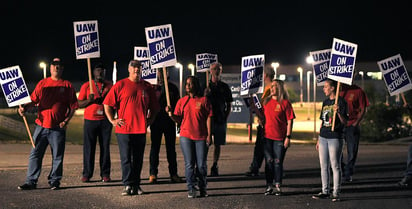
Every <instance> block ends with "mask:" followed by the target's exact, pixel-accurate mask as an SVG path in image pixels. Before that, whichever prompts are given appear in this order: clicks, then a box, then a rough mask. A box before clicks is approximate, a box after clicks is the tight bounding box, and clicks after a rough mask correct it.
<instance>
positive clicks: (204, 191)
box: [199, 189, 209, 197]
mask: <svg viewBox="0 0 412 209" xmlns="http://www.w3.org/2000/svg"><path fill="white" fill-rule="evenodd" d="M207 196H209V195H208V194H207V191H206V190H203V189H202V190H200V195H199V197H207Z"/></svg>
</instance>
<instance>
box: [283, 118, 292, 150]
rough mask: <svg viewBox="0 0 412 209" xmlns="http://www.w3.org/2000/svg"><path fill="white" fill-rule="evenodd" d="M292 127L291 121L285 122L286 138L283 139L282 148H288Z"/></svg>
mask: <svg viewBox="0 0 412 209" xmlns="http://www.w3.org/2000/svg"><path fill="white" fill-rule="evenodd" d="M292 127H293V119H291V120H288V121H287V126H286V137H285V141H284V143H283V146H284V147H285V148H286V149H287V148H289V147H290V138H291V134H292Z"/></svg>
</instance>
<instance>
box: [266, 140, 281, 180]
mask: <svg viewBox="0 0 412 209" xmlns="http://www.w3.org/2000/svg"><path fill="white" fill-rule="evenodd" d="M264 140H265V144H264V146H265V163H266V165H265V176H266V185H268V186H269V185H272V184H273V179H274V180H275V184H282V176H283V159H284V157H285V151H286V149H285V146H284V143H283V141H275V140H271V139H267V138H265V139H264Z"/></svg>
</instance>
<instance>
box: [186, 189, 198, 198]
mask: <svg viewBox="0 0 412 209" xmlns="http://www.w3.org/2000/svg"><path fill="white" fill-rule="evenodd" d="M187 198H196V190H194V189H191V190H189V192H188V193H187Z"/></svg>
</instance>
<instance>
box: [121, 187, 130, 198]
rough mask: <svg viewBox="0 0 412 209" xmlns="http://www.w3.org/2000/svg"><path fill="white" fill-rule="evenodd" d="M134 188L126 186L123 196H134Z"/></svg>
mask: <svg viewBox="0 0 412 209" xmlns="http://www.w3.org/2000/svg"><path fill="white" fill-rule="evenodd" d="M132 189H133V188H132V186H125V187H124V189H123V192H122V196H128V195H132Z"/></svg>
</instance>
